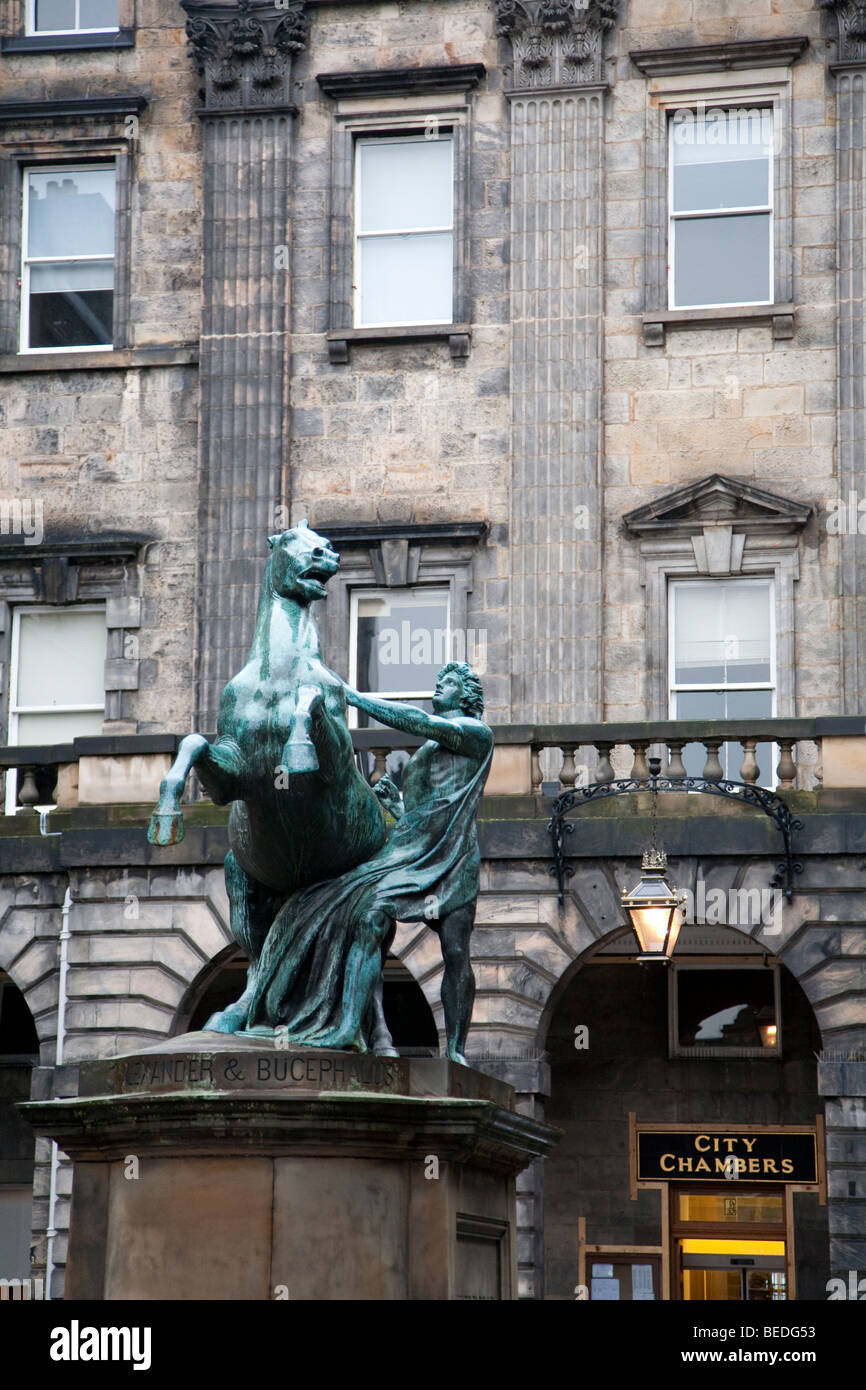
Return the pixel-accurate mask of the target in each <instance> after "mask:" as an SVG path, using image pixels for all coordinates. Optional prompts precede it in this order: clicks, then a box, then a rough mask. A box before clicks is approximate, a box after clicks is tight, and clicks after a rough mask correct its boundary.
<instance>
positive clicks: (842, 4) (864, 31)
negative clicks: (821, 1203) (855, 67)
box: [816, 0, 866, 63]
mask: <svg viewBox="0 0 866 1390" xmlns="http://www.w3.org/2000/svg"><path fill="white" fill-rule="evenodd" d="M816 3H817V6H818V9H819V10H828V11H829V15H828V18H829V20H830V22H831V25H832V27H833V28H835V29H836V35H837V39H838V44H839V47H838V58H839V62H840V63H866V3H862V0H816ZM834 19H835V24H833V20H834Z"/></svg>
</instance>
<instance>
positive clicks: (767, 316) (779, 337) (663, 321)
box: [641, 304, 794, 347]
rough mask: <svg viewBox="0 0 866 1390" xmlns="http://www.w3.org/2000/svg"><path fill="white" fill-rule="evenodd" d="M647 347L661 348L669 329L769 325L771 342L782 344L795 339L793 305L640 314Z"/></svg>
mask: <svg viewBox="0 0 866 1390" xmlns="http://www.w3.org/2000/svg"><path fill="white" fill-rule="evenodd" d="M641 320H642V322H643V336H644V342H645V343H646V345H647V347H664V345H665V337H666V334H667V333H668V332H669V330H670V329H672V328H691V329H696V328H721V327H730V326H731V325H736V326H739V327H745V326H752V327H756V328H760V327H764V326H766V325H770V326H771V327H772V329H773V338H774V339H775V341H776V342H782V341H785V340H786V339H789V338H793V336H794V306H793V304H734V305H730V306H725V307H724V308H721V309H657V310H654V311H652V312H650V313H646V314H642V315H641Z"/></svg>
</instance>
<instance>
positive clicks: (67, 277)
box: [30, 261, 114, 294]
mask: <svg viewBox="0 0 866 1390" xmlns="http://www.w3.org/2000/svg"><path fill="white" fill-rule="evenodd" d="M113 287H114V261H53V262H52V261H48V262H46V261H40V262H39V263H38V264H37V265H34V266H31V267H30V289H31V291H32V292H33V293H34V294H49V293H52V292H54V291H56V290H68V291H69V292H70V293H72V294H80V293H83V292H85V291H87V290H110V289H113Z"/></svg>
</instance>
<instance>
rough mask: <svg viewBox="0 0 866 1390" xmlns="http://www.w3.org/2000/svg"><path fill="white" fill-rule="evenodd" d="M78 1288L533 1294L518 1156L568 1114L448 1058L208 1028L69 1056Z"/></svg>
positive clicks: (57, 1120)
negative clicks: (119, 1052)
mask: <svg viewBox="0 0 866 1390" xmlns="http://www.w3.org/2000/svg"><path fill="white" fill-rule="evenodd" d="M54 1097H55V1098H54V1099H47V1098H46V1099H45V1100H36V1101H31V1102H30V1103H29V1104H28V1105H27V1106H26V1107H24V1109H25V1110H26V1112H27V1113H28V1116H29V1118H30V1120H31V1122H32V1124H33V1125H34V1127H35V1128H36V1129H37V1131H38V1132H39V1133H40V1134H47V1135H49V1136H50V1137H51V1138H53V1139H56V1140H57V1142H58V1144H59V1145H60V1147H61V1148H62V1149H63V1150H64V1151H65V1152H66V1153H67V1154H69V1156H70V1157H71V1158H72V1160H73V1163H74V1181H73V1198H72V1220H71V1230H70V1238H69V1260H68V1267H67V1280H66V1297H67V1298H68V1299H232V1300H236V1299H274V1298H289V1299H324V1300H329V1299H461V1298H468V1299H500V1298H505V1299H508V1298H513V1297H515V1293H516V1277H515V1265H516V1261H515V1244H516V1240H515V1196H514V1179H515V1175H516V1174H517V1173H518V1172H519V1171H520V1170H521V1169H522V1168H524V1167H525V1166H526V1165H527V1164H528V1163H530V1162H531V1160H532V1159H533V1158H535V1157H536V1156H537V1155H539V1154H545V1153H547V1152H548V1151H549V1149H550V1148H551V1147H552V1145H553V1143H554V1142H555V1140H556V1138H557V1137H558V1132H557V1131H555V1130H552V1129H550V1128H548V1127H547V1126H545V1125H541V1124H539V1123H537V1122H536V1121H534V1120H531V1119H529V1118H527V1117H525V1116H523V1115H521V1114H518V1113H517V1112H516V1111H515V1110H514V1108H513V1104H514V1100H513V1098H514V1093H513V1091H512V1089H511V1087H509V1086H506V1085H505V1084H504V1083H502V1082H500V1081H496V1080H494V1079H493V1078H492V1077H488V1076H485V1075H483V1074H482V1073H481V1072H477V1071H474V1070H471V1069H468V1068H465V1067H460V1066H456V1065H454V1064H453V1063H450V1062H447V1061H442V1060H439V1059H426V1058H399V1059H393V1060H392V1059H386V1058H379V1057H372V1056H364V1057H360V1056H357V1055H355V1054H351V1053H345V1052H329V1051H325V1050H321V1051H320V1050H313V1049H305V1050H295V1049H293V1050H280V1049H279V1048H277V1047H276V1046H275V1044H274V1042H273V1041H272V1040H271V1039H267V1038H261V1037H256V1038H252V1037H245V1036H243V1035H234V1036H223V1035H221V1034H214V1033H195V1034H188V1035H187V1036H186V1037H183V1038H173V1039H169V1040H168V1041H167V1042H165V1043H163V1044H160V1046H158V1047H156V1048H151V1049H148V1050H145V1051H142V1052H138V1053H135V1054H131V1055H129V1056H126V1057H119V1058H113V1059H110V1060H107V1061H99V1062H83V1063H80V1064H79V1065H78V1066H71V1067H60V1068H58V1069H57V1072H56V1073H55V1079H54Z"/></svg>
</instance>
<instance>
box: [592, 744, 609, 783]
mask: <svg viewBox="0 0 866 1390" xmlns="http://www.w3.org/2000/svg"><path fill="white" fill-rule="evenodd" d="M612 748H613V744H612V743H597V744H596V745H595V751H596V752H597V753H598V767H597V768H596V769H595V780H596V782H612V781H613V766H612V764H611V761H610V750H611V749H612Z"/></svg>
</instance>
